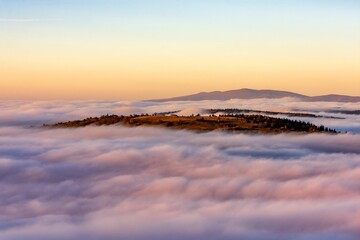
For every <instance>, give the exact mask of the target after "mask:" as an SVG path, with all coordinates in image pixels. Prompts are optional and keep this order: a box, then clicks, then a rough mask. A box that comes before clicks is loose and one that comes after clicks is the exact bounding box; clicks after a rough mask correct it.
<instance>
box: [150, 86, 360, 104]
mask: <svg viewBox="0 0 360 240" xmlns="http://www.w3.org/2000/svg"><path fill="white" fill-rule="evenodd" d="M285 97H290V98H298V99H299V100H302V101H309V102H319V101H323V102H360V96H347V95H337V94H328V95H321V96H313V97H311V96H306V95H302V94H298V93H293V92H288V91H278V90H255V89H248V88H243V89H238V90H230V91H223V92H222V91H214V92H201V93H197V94H192V95H186V96H180V97H174V98H165V99H154V100H148V101H154V102H169V101H202V100H223V101H224V100H230V99H256V98H270V99H276V98H285Z"/></svg>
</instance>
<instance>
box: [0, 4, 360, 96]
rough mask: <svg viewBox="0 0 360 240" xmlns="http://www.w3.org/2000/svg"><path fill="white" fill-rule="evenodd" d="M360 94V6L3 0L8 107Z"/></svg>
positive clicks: (2, 72)
mask: <svg viewBox="0 0 360 240" xmlns="http://www.w3.org/2000/svg"><path fill="white" fill-rule="evenodd" d="M244 87H246V88H256V89H279V90H289V91H296V92H299V93H303V94H309V95H318V94H326V93H340V94H348V95H360V1H358V0H316V1H314V0H154V1H150V0H54V1H52V0H51V1H50V0H0V99H147V98H159V97H170V96H178V95H183V94H191V93H196V92H200V91H212V90H229V89H238V88H244Z"/></svg>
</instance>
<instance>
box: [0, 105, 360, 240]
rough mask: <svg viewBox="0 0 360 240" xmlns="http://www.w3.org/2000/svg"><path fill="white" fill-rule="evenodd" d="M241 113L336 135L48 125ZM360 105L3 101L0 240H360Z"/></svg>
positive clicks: (0, 155)
mask: <svg viewBox="0 0 360 240" xmlns="http://www.w3.org/2000/svg"><path fill="white" fill-rule="evenodd" d="M207 108H243V109H254V110H270V111H295V110H297V111H301V112H310V113H315V114H320V115H327V116H335V117H342V118H344V119H329V118H316V119H304V118H299V119H300V120H306V121H312V122H314V123H316V124H324V125H326V126H329V127H334V128H336V129H338V130H342V131H347V133H342V134H338V135H326V134H301V135H296V134H280V135H246V134H228V133H223V132H210V133H202V134H196V133H192V132H188V131H173V130H168V129H162V128H150V127H139V128H126V127H121V126H108V127H94V126H90V127H86V128H77V129H49V128H42V127H41V125H42V124H44V123H46V124H49V123H55V122H57V121H67V120H75V119H81V118H86V117H89V116H99V115H102V114H132V113H154V112H166V111H176V110H183V111H185V112H187V113H191V111H190V110H189V109H207ZM340 109H341V110H343V109H346V110H359V104H358V103H320V102H319V103H308V102H307V103H305V102H298V101H296V100H294V99H279V100H269V99H257V100H230V101H226V102H221V101H201V102H169V103H154V102H130V101H51V102H47V101H44V102H30V101H1V102H0V240H48V239H51V240H78V239H89V240H115V239H116V240H117V239H126V240H140V239H141V240H142V239H154V240H162V239H164V240H165V239H166V240H167V239H174V240H186V239H199V240H202V239H204V240H205V239H206V240H207V239H225V240H227V239H229V240H230V239H231V240H232V239H250V240H252V239H253V240H258V239H259V240H260V239H274V240H275V239H280V240H281V239H284V240H285V239H286V240H288V239H293V240H318V239H319V240H320V239H339V240H343V239H344V240H355V239H360V134H359V133H360V116H359V115H346V114H333V113H329V111H330V110H340Z"/></svg>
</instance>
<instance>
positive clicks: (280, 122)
mask: <svg viewBox="0 0 360 240" xmlns="http://www.w3.org/2000/svg"><path fill="white" fill-rule="evenodd" d="M89 125H93V126H103V125H123V126H128V127H137V126H154V127H155V126H156V127H158V126H159V127H164V128H171V129H179V130H191V131H196V132H208V131H214V130H220V131H227V132H234V133H236V132H254V133H289V132H298V133H337V131H336V130H334V129H330V128H327V127H324V126H316V125H314V124H311V123H308V122H303V121H298V120H290V119H284V118H275V117H269V116H264V115H259V114H250V115H245V114H226V115H219V116H215V115H210V116H200V115H197V116H176V115H172V116H166V115H158V114H153V115H148V114H141V115H136V114H134V115H129V116H118V115H104V116H101V117H90V118H86V119H83V120H77V121H69V122H60V123H57V124H54V125H44V126H46V127H55V128H76V127H85V126H89Z"/></svg>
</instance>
